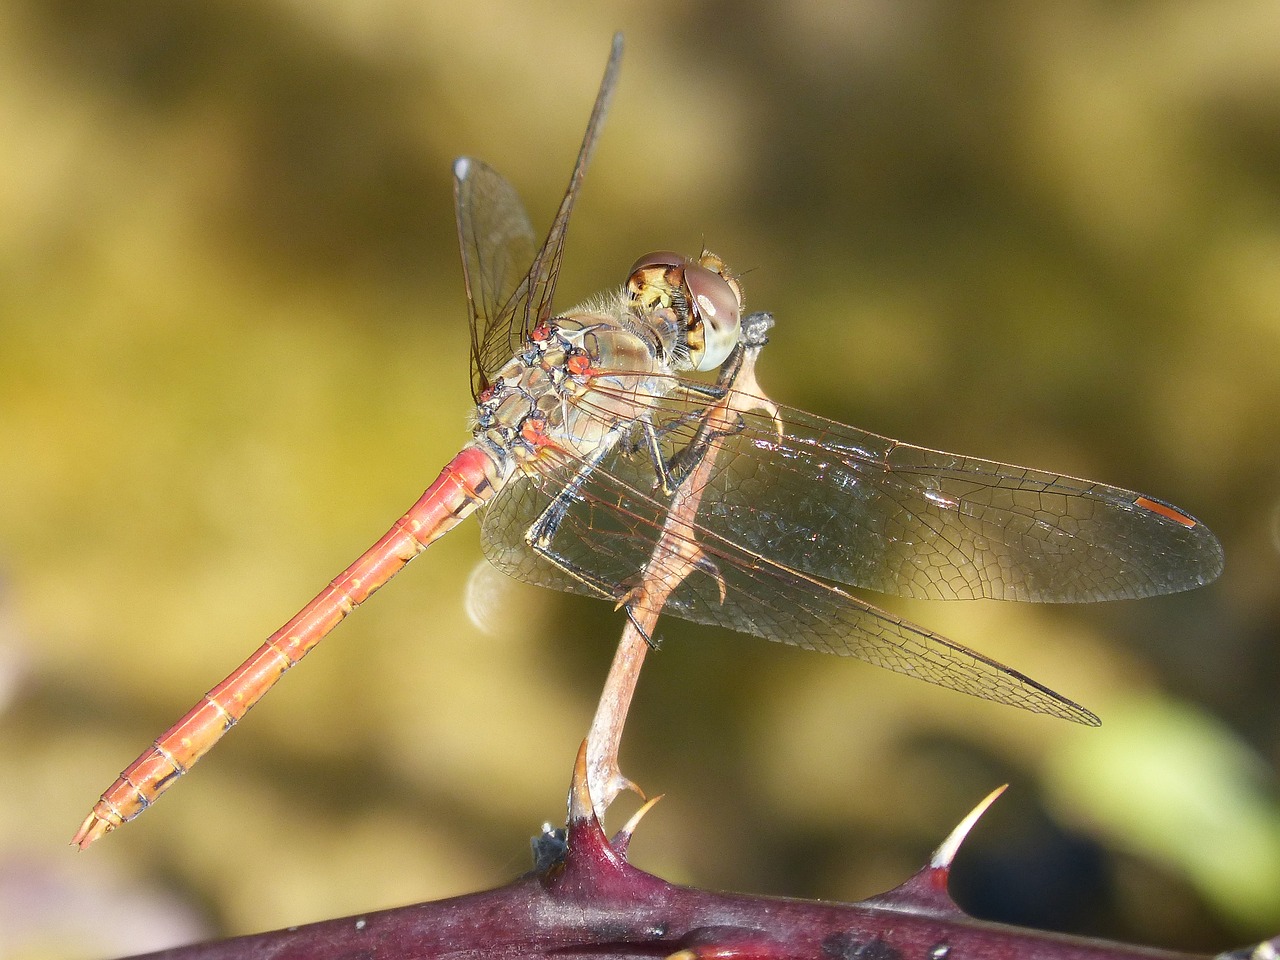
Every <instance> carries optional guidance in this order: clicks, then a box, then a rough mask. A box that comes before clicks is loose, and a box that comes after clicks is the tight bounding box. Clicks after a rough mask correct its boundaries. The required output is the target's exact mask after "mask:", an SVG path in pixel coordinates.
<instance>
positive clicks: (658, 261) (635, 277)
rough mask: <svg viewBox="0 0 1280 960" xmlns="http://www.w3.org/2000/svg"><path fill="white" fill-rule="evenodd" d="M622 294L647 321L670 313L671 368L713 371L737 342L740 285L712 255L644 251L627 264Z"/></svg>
mask: <svg viewBox="0 0 1280 960" xmlns="http://www.w3.org/2000/svg"><path fill="white" fill-rule="evenodd" d="M627 296H628V298H629V299H630V301H631V304H632V308H633V309H634V310H635V311H637V313H638V314H639V315H640V316H641V317H643V318H645V320H646V322H647V323H649V324H650V325H653V324H654V323H656V322H657V320H658V318H661V317H663V316H664V315H674V318H675V323H676V334H677V338H678V339H677V343H678V345H679V347H678V349H677V352H676V355H675V356H674V357H672V358H671V362H672V366H673V367H674V368H676V369H681V368H684V367H686V366H687V367H691V368H692V369H694V370H702V371H706V370H714V369H716V368H717V367H718V366H720V365H721V364H722V363H724V362H725V360H726V359H728V357H729V354H730V353H732V352H733V348H734V347H735V346H737V344H738V337H739V335H740V333H741V331H742V324H741V314H742V288H741V287H740V286H739V285H738V280H737V278H736V277H734V276H733V275H732V274H731V273H729V271H728V268H727V267H725V264H724V261H723V260H721V259H720V258H719V257H717V256H716V255H715V254H713V253H704V254H702V256H700V257H699V258H698V259H697V260H690V259H688V258H686V257H682V256H681V255H680V254H678V253H671V252H670V251H667V250H661V251H658V252H656V253H649V254H646V255H645V256H643V257H641V258H640V259H639V260H637V261H636V262H635V264H634V265H632V267H631V274H630V276H629V277H628V279H627Z"/></svg>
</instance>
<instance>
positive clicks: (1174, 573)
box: [72, 36, 1223, 849]
mask: <svg viewBox="0 0 1280 960" xmlns="http://www.w3.org/2000/svg"><path fill="white" fill-rule="evenodd" d="M621 54H622V42H621V37H620V36H619V37H615V38H614V43H613V47H612V50H611V54H610V57H609V61H608V64H607V67H606V69H605V73H604V78H603V80H602V82H601V85H600V88H599V92H598V94H597V97H596V101H595V105H594V107H593V109H592V112H591V115H590V119H589V121H588V124H587V130H586V134H585V136H584V137H583V140H582V144H581V147H580V149H579V151H578V155H577V160H576V162H575V164H574V167H573V172H572V175H571V177H570V179H569V184H568V187H567V189H566V190H565V194H564V197H563V199H562V200H561V202H560V206H559V209H558V211H557V212H556V215H555V218H554V219H553V221H552V224H551V227H550V230H549V231H548V233H547V236H546V239H545V240H543V242H542V244H541V245H540V246H539V245H538V244H537V243H536V238H535V235H534V232H533V229H532V227H531V225H530V220H529V217H528V215H527V213H526V212H525V210H524V207H523V205H522V204H521V201H520V198H519V196H518V195H517V193H516V190H515V188H514V187H512V186H511V184H510V183H509V182H508V181H507V180H506V179H505V178H503V177H502V176H501V175H500V174H498V173H497V172H496V171H495V170H494V169H493V168H491V167H489V166H488V165H487V164H485V163H483V162H482V161H480V160H477V159H473V158H462V159H459V160H457V161H456V162H455V164H454V168H453V174H454V199H455V213H456V218H457V227H458V239H459V243H460V247H461V251H462V266H463V277H464V281H465V285H466V294H467V303H468V310H469V315H470V331H471V337H470V354H471V374H472V394H473V398H474V400H475V402H476V412H475V420H474V428H473V431H472V437H471V439H470V441H468V442H467V443H466V444H465V445H464V446H463V447H462V449H461V451H460V452H459V453H458V455H457V456H456V457H454V458H453V460H452V461H450V463H449V464H448V465H447V466H445V467H444V469H443V470H442V471H441V473H440V475H439V477H438V478H437V479H436V480H435V481H434V482H433V483H432V484H431V485H430V486H429V487H428V488H427V490H426V492H425V493H423V495H422V496H421V498H419V499H418V501H417V502H416V503H414V505H413V506H412V507H410V509H409V510H408V511H407V512H406V513H405V514H404V515H403V516H402V517H400V518H399V519H398V520H396V521H395V523H394V524H392V526H391V528H390V530H389V531H388V532H387V533H386V534H385V535H384V536H382V538H381V539H379V540H378V541H377V543H375V544H374V545H373V546H372V547H371V548H370V549H368V550H367V551H366V552H365V553H363V554H362V555H361V556H360V557H359V558H358V559H357V560H355V562H354V563H352V564H351V565H350V566H349V567H347V569H346V570H344V571H343V572H342V573H341V574H339V575H338V576H337V577H336V578H335V579H334V580H333V581H332V582H331V583H329V585H328V586H326V587H325V588H324V589H323V590H322V591H321V592H320V593H319V595H317V596H316V597H315V598H314V599H313V600H311V602H310V603H308V604H307V605H306V606H305V607H303V608H302V610H301V611H300V612H299V613H298V614H297V615H295V616H294V617H293V618H292V619H291V620H289V622H288V623H286V624H285V625H284V626H282V627H281V628H280V629H279V630H277V631H276V632H275V633H273V634H272V635H271V636H270V637H269V638H268V639H267V640H266V642H265V643H263V644H262V646H261V647H260V648H259V649H258V650H257V651H256V652H255V653H253V655H252V656H250V657H249V659H247V660H246V661H245V662H244V663H243V664H242V665H241V666H239V667H238V668H237V669H236V670H234V671H233V672H232V673H231V674H230V675H229V676H228V677H227V678H226V679H224V680H223V681H222V682H221V683H219V684H217V685H216V686H215V687H213V689H211V690H210V691H209V692H208V693H207V694H205V696H203V697H202V698H200V700H199V702H198V703H197V704H196V705H195V706H194V707H193V708H192V709H191V710H190V711H189V712H188V713H187V714H186V715H185V716H183V717H182V718H181V719H180V720H179V721H178V722H177V723H176V724H174V726H173V727H171V728H170V729H169V730H168V731H166V732H165V733H164V734H162V735H161V736H160V737H159V738H157V739H156V740H155V741H154V742H153V743H152V745H151V746H150V747H148V748H147V749H146V750H145V751H144V752H143V753H142V754H141V755H140V756H139V757H138V758H137V759H136V760H135V761H134V762H133V763H132V764H130V765H129V766H128V767H127V768H125V770H124V771H123V772H122V773H121V774H120V776H119V778H118V779H117V780H116V781H115V782H114V783H113V784H112V785H111V786H110V788H108V789H107V791H106V792H105V793H104V794H102V797H101V799H100V800H99V801H98V802H97V803H96V804H95V805H94V807H93V809H92V811H91V812H90V814H89V816H88V817H87V818H86V819H85V821H84V823H83V824H82V825H81V827H80V829H79V831H78V832H77V833H76V835H75V838H74V840H73V841H72V842H73V844H75V845H76V846H78V847H80V848H82V849H83V848H84V847H87V846H88V845H89V844H91V843H93V842H94V841H95V840H96V839H98V838H99V837H101V836H103V835H105V834H106V833H108V832H110V831H111V830H114V829H115V828H116V827H118V826H120V825H122V824H123V823H125V822H127V821H129V820H132V819H134V818H135V817H137V816H138V815H139V814H140V813H142V811H143V810H145V809H146V808H147V807H149V806H150V805H151V804H152V803H154V802H155V800H156V799H157V798H158V797H159V796H160V795H161V793H163V792H164V791H165V790H167V789H168V788H169V787H170V786H172V785H173V783H174V782H176V781H177V780H178V778H179V777H181V776H182V775H183V774H184V773H186V772H187V771H188V770H189V769H190V768H191V766H192V765H193V764H194V763H195V762H196V761H197V760H199V759H200V758H201V757H202V756H203V755H204V754H205V753H207V752H208V751H209V749H210V748H212V747H213V745H214V744H215V743H216V742H217V741H218V740H219V739H220V738H221V737H222V736H223V735H224V734H225V733H227V731H228V730H230V729H231V727H233V726H234V725H235V724H236V723H237V722H239V721H240V719H241V718H242V717H243V716H244V715H245V713H246V712H247V711H248V710H249V709H250V708H251V707H252V706H253V705H254V704H255V703H257V702H258V701H259V700H260V699H261V698H262V696H263V695H264V694H265V693H266V692H267V691H268V690H269V689H270V688H271V687H272V686H273V685H274V684H275V683H276V682H277V681H278V680H280V679H281V677H283V676H284V674H285V673H286V672H287V671H288V670H289V669H290V668H292V667H293V666H294V665H295V664H297V663H298V662H299V661H300V660H301V659H302V658H303V657H304V656H305V655H306V654H307V653H308V652H309V651H310V650H311V649H312V648H313V647H314V646H315V645H316V644H317V643H319V641H320V640H321V639H323V638H324V637H325V636H326V635H327V634H328V633H329V632H330V631H331V630H333V629H334V627H336V626H337V625H338V623H339V622H340V621H342V620H343V619H344V618H345V617H346V616H347V615H348V614H349V613H350V612H351V611H352V610H354V609H355V608H356V607H358V606H359V605H360V604H362V603H363V602H364V601H365V600H367V599H368V598H369V597H370V596H371V595H372V594H373V593H374V591H376V590H377V589H378V588H379V587H381V586H382V585H383V584H385V583H386V582H387V581H389V580H390V579H391V578H392V577H393V576H395V574H396V573H398V572H399V571H400V570H401V569H402V568H403V567H404V566H405V565H406V564H407V563H408V562H409V561H410V560H412V559H413V558H414V557H416V556H417V555H418V554H420V553H421V552H423V551H424V550H425V549H426V548H427V547H428V546H429V545H430V544H431V543H433V542H434V541H435V540H436V539H438V538H439V537H441V536H443V535H444V534H445V533H446V532H448V531H449V530H451V529H452V528H453V527H454V526H456V525H457V524H458V523H460V522H461V521H462V520H463V519H464V518H466V517H467V516H468V515H469V514H471V513H473V512H475V511H477V510H479V511H480V513H481V531H482V542H483V545H484V551H485V554H486V556H487V558H488V559H489V561H491V562H492V563H493V564H495V565H496V566H497V567H498V568H500V569H501V570H503V571H504V572H506V573H508V574H511V575H512V576H514V577H516V578H518V579H521V580H524V581H528V582H531V583H535V584H539V585H542V586H547V587H553V588H557V589H560V590H564V591H569V592H574V593H580V594H586V595H590V596H595V597H601V598H605V599H608V600H612V601H614V602H615V603H616V604H618V605H620V606H621V607H623V608H624V609H629V608H628V604H629V602H630V601H631V599H632V598H634V597H635V595H636V594H635V590H636V583H637V577H638V576H639V575H640V574H641V572H643V575H644V576H645V577H648V578H650V579H652V578H654V577H657V578H661V577H662V576H663V575H664V570H663V569H661V568H659V569H655V568H654V566H653V561H654V559H655V557H658V556H659V553H657V552H655V546H656V545H657V544H658V543H659V541H660V540H661V539H662V538H664V537H666V538H670V537H672V536H676V537H677V538H683V539H682V541H681V542H682V543H683V545H684V547H685V548H686V549H683V550H677V551H676V552H679V553H681V554H682V556H683V557H684V560H683V561H682V563H683V565H682V566H680V568H679V569H678V570H677V569H675V568H674V567H673V568H672V569H671V570H670V571H669V572H670V573H671V576H672V577H673V578H674V579H673V580H672V581H671V582H672V583H675V584H676V585H675V586H674V587H671V586H670V585H669V584H668V587H669V589H665V590H664V591H663V592H662V596H663V605H662V612H663V613H670V614H674V615H675V616H678V617H682V618H685V619H688V620H691V621H694V622H697V623H703V624H711V625H715V626H719V627H726V628H729V629H731V630H736V631H739V632H742V633H747V634H754V635H756V636H759V637H763V638H766V639H769V640H775V641H780V642H782V643H787V644H792V645H795V646H798V647H804V648H809V649H812V650H818V651H822V652H826V653H832V654H837V655H841V656H849V657H856V658H859V659H861V660H864V661H867V662H869V663H872V664H875V665H877V666H880V667H884V668H887V669H889V670H893V671H896V672H898V673H902V674H906V675H909V676H913V677H917V678H919V679H922V680H925V681H928V682H931V683H934V684H937V685H939V686H942V687H947V688H950V689H952V690H956V691H960V692H963V693H967V694H971V695H974V696H977V697H980V698H984V699H987V700H990V701H995V702H997V703H1002V704H1008V705H1012V706H1016V707H1021V708H1024V709H1026V710H1029V711H1032V712H1037V713H1042V714H1049V715H1052V716H1056V717H1062V718H1065V719H1068V720H1074V721H1077V722H1081V723H1086V724H1096V723H1098V720H1097V718H1096V717H1095V716H1094V715H1093V714H1092V713H1091V712H1089V711H1088V710H1086V709H1085V708H1084V707H1082V706H1080V705H1079V704H1077V703H1075V702H1073V701H1072V700H1069V699H1067V698H1066V697H1064V696H1062V695H1060V694H1058V693H1056V692H1054V691H1053V690H1050V689H1049V688H1048V687H1046V686H1043V685H1042V684H1040V683H1038V682H1036V681H1034V680H1032V679H1030V678H1029V677H1027V676H1024V675H1023V674H1021V673H1019V672H1018V671H1016V670H1014V669H1012V668H1010V667H1007V666H1005V665H1003V664H1001V663H998V662H996V661H995V660H993V659H991V658H989V657H986V656H984V655H983V654H981V653H979V652H977V651H975V650H972V649H969V648H967V647H964V646H961V645H960V644H957V643H954V642H952V641H950V640H948V639H946V638H945V637H942V636H940V635H939V634H937V633H934V632H932V631H930V630H928V629H926V628H924V627H921V626H918V625H916V624H914V623H911V622H910V621H908V620H905V619H903V618H901V617H899V616H896V615H894V614H891V613H889V612H887V611H885V610H882V609H880V608H878V607H876V606H874V605H873V604H871V603H869V602H868V601H866V600H864V599H862V598H860V597H858V596H855V595H854V594H852V593H850V592H848V590H846V589H845V586H853V587H858V588H863V589H867V590H872V591H878V592H881V593H885V594H891V595H899V596H905V597H920V598H932V599H971V598H995V599H1004V600H1028V601H1043V602H1089V601H1100V600H1111V599H1120V598H1137V597H1146V596H1152V595H1156V594H1164V593H1171V592H1174V591H1180V590H1186V589H1190V588H1193V587H1197V586H1200V585H1203V584H1206V583H1209V582H1210V581H1212V580H1214V579H1215V578H1216V577H1217V576H1218V575H1219V573H1220V572H1221V569H1222V562H1223V557H1222V548H1221V546H1220V545H1219V543H1218V541H1217V539H1216V538H1215V537H1214V535H1213V534H1212V533H1211V532H1210V531H1209V530H1208V529H1207V527H1205V525H1204V524H1202V523H1201V522H1200V521H1198V520H1197V519H1195V518H1194V517H1193V516H1191V515H1190V514H1189V513H1187V512H1185V511H1183V510H1181V509H1180V508H1178V507H1175V506H1173V505H1172V504H1169V503H1167V502H1165V501H1164V500H1160V499H1157V498H1155V497H1152V496H1147V495H1144V494H1141V493H1137V492H1134V491H1130V490H1124V489H1121V488H1119V487H1113V486H1107V485H1105V484H1102V483H1095V482H1092V481H1088V480H1081V479H1076V478H1073V477H1069V476H1064V475H1061V474H1056V473H1052V472H1046V471H1041V470H1035V469H1030V468H1026V467H1020V466H1015V465H1012V464H1005V463H997V462H994V461H991V460H983V459H979V458H976V457H970V456H962V455H958V454H951V453H945V452H942V451H938V450H930V449H926V448H924V447H919V446H913V445H911V444H908V443H901V442H899V441H897V440H892V439H889V438H887V437H882V436H878V435H876V434H873V433H868V432H865V431H863V430H858V429H855V428H853V427H850V426H845V425H843V424H840V423H837V422H834V421H831V420H826V419H823V418H821V417H818V416H814V415H812V414H808V413H804V412H802V411H799V410H795V409H790V408H787V407H785V406H781V405H778V404H774V403H772V402H771V401H769V400H768V399H767V398H764V397H759V398H757V399H756V400H755V401H752V402H745V403H744V402H737V403H734V404H732V405H731V409H732V411H733V413H732V416H731V417H726V416H719V417H718V419H713V418H711V417H710V416H709V414H708V411H709V410H711V409H712V408H716V409H719V410H721V411H722V412H723V411H724V410H725V409H727V407H726V405H725V403H724V400H725V397H726V392H727V391H729V390H731V389H735V385H734V382H733V378H732V377H729V376H725V375H723V373H722V375H721V377H720V378H719V379H718V380H711V379H709V376H710V374H712V373H714V372H715V371H718V370H720V371H723V370H724V368H725V367H726V365H727V364H729V363H731V362H733V359H734V358H735V356H740V354H741V350H742V349H743V343H742V341H743V339H744V336H743V330H744V327H750V323H749V322H748V321H749V320H750V319H751V318H750V317H745V318H744V316H743V313H742V290H741V285H740V283H739V281H738V279H737V278H736V277H735V276H734V274H733V273H732V272H731V271H730V270H729V268H728V267H727V266H726V265H725V264H724V263H723V261H721V260H720V259H719V258H717V257H715V256H714V255H712V254H709V253H706V252H703V253H702V254H701V255H699V256H697V257H689V258H686V257H683V256H680V255H678V254H675V253H670V252H666V251H659V252H656V253H651V254H647V255H645V256H643V257H641V258H640V259H639V260H637V262H636V263H635V265H634V266H633V267H632V269H631V271H630V272H629V273H628V275H627V278H626V281H625V284H624V285H623V286H622V287H621V288H618V289H615V290H613V291H612V292H609V293H606V294H603V295H601V296H599V297H597V298H596V299H594V300H592V301H590V302H588V303H586V304H585V305H582V306H579V307H575V308H573V309H570V310H567V311H564V312H563V313H558V314H557V313H554V312H553V309H552V299H553V295H554V293H555V289H556V282H557V277H558V275H559V271H560V264H561V259H562V255H563V251H564V244H565V238H566V233H567V229H568V225H569V219H570V214H571V213H572V210H573V207H574V203H575V200H576V199H577V197H578V194H579V192H580V189H581V186H582V182H583V177H584V174H585V172H586V168H587V165H588V162H589V161H590V158H591V154H592V151H593V149H594V147H595V145H596V142H597V140H598V138H599V136H600V132H601V128H602V125H603V122H604V117H605V113H606V111H607V109H608V105H609V101H610V98H611V95H612V93H613V90H614V87H615V84H616V81H617V76H618V71H619V66H620V62H621ZM756 328H757V329H762V328H761V326H760V324H758V323H757V324H756ZM762 342H763V340H761V339H757V340H756V341H755V342H754V344H753V346H754V347H755V348H758V347H759V345H760V344H761V343H762ZM751 386H753V387H754V377H753V378H752V383H751ZM694 482H696V484H697V485H698V489H697V491H696V497H695V498H694V499H692V500H689V499H687V493H688V491H687V489H685V488H686V487H687V485H688V484H689V483H694ZM678 496H686V500H685V501H683V502H686V503H696V504H697V507H696V512H694V513H693V516H692V517H689V518H686V520H685V522H682V523H681V524H679V525H677V526H676V527H675V528H674V529H675V531H676V532H675V533H674V534H673V533H672V529H673V528H672V525H671V524H669V523H668V522H667V521H668V519H669V517H670V516H671V512H672V509H673V507H672V504H673V500H674V498H676V497H678ZM664 542H666V541H664ZM667 553H668V554H670V553H671V551H667ZM673 562H674V561H673ZM677 580H678V581H679V582H678V583H676V581H677ZM842 585H845V586H842Z"/></svg>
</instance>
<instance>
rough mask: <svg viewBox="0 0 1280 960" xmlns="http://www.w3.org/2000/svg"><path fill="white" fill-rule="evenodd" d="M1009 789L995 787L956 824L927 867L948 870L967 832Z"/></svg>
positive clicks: (1005, 786)
mask: <svg viewBox="0 0 1280 960" xmlns="http://www.w3.org/2000/svg"><path fill="white" fill-rule="evenodd" d="M1008 789H1009V785H1008V784H1007V783H1006V784H1003V785H1002V786H999V787H996V788H995V789H994V790H992V791H991V792H990V793H988V794H987V795H986V797H985V798H984V799H983V800H982V802H981V803H979V804H978V805H977V806H976V807H974V808H973V809H972V810H971V811H969V815H968V816H967V817H965V818H964V819H963V820H961V821H960V822H959V823H958V824H956V828H955V829H954V830H952V831H951V834H950V836H948V837H947V839H945V840H943V841H942V843H941V845H940V846H939V847H938V849H937V850H935V851H933V856H932V857H931V858H930V859H929V866H930V867H933V868H934V869H935V870H950V869H951V861H952V860H954V859H955V858H956V854H957V853H958V852H959V851H960V844H962V843H964V840H965V837H967V836H968V835H969V831H970V830H972V829H973V828H974V825H975V824H977V822H978V821H979V820H980V819H981V818H982V815H983V814H984V813H986V812H987V810H988V808H989V807H990V806H991V805H992V804H993V803H995V802H996V800H997V799H999V797H1000V794H1002V793H1004V792H1005V791H1006V790H1008Z"/></svg>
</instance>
